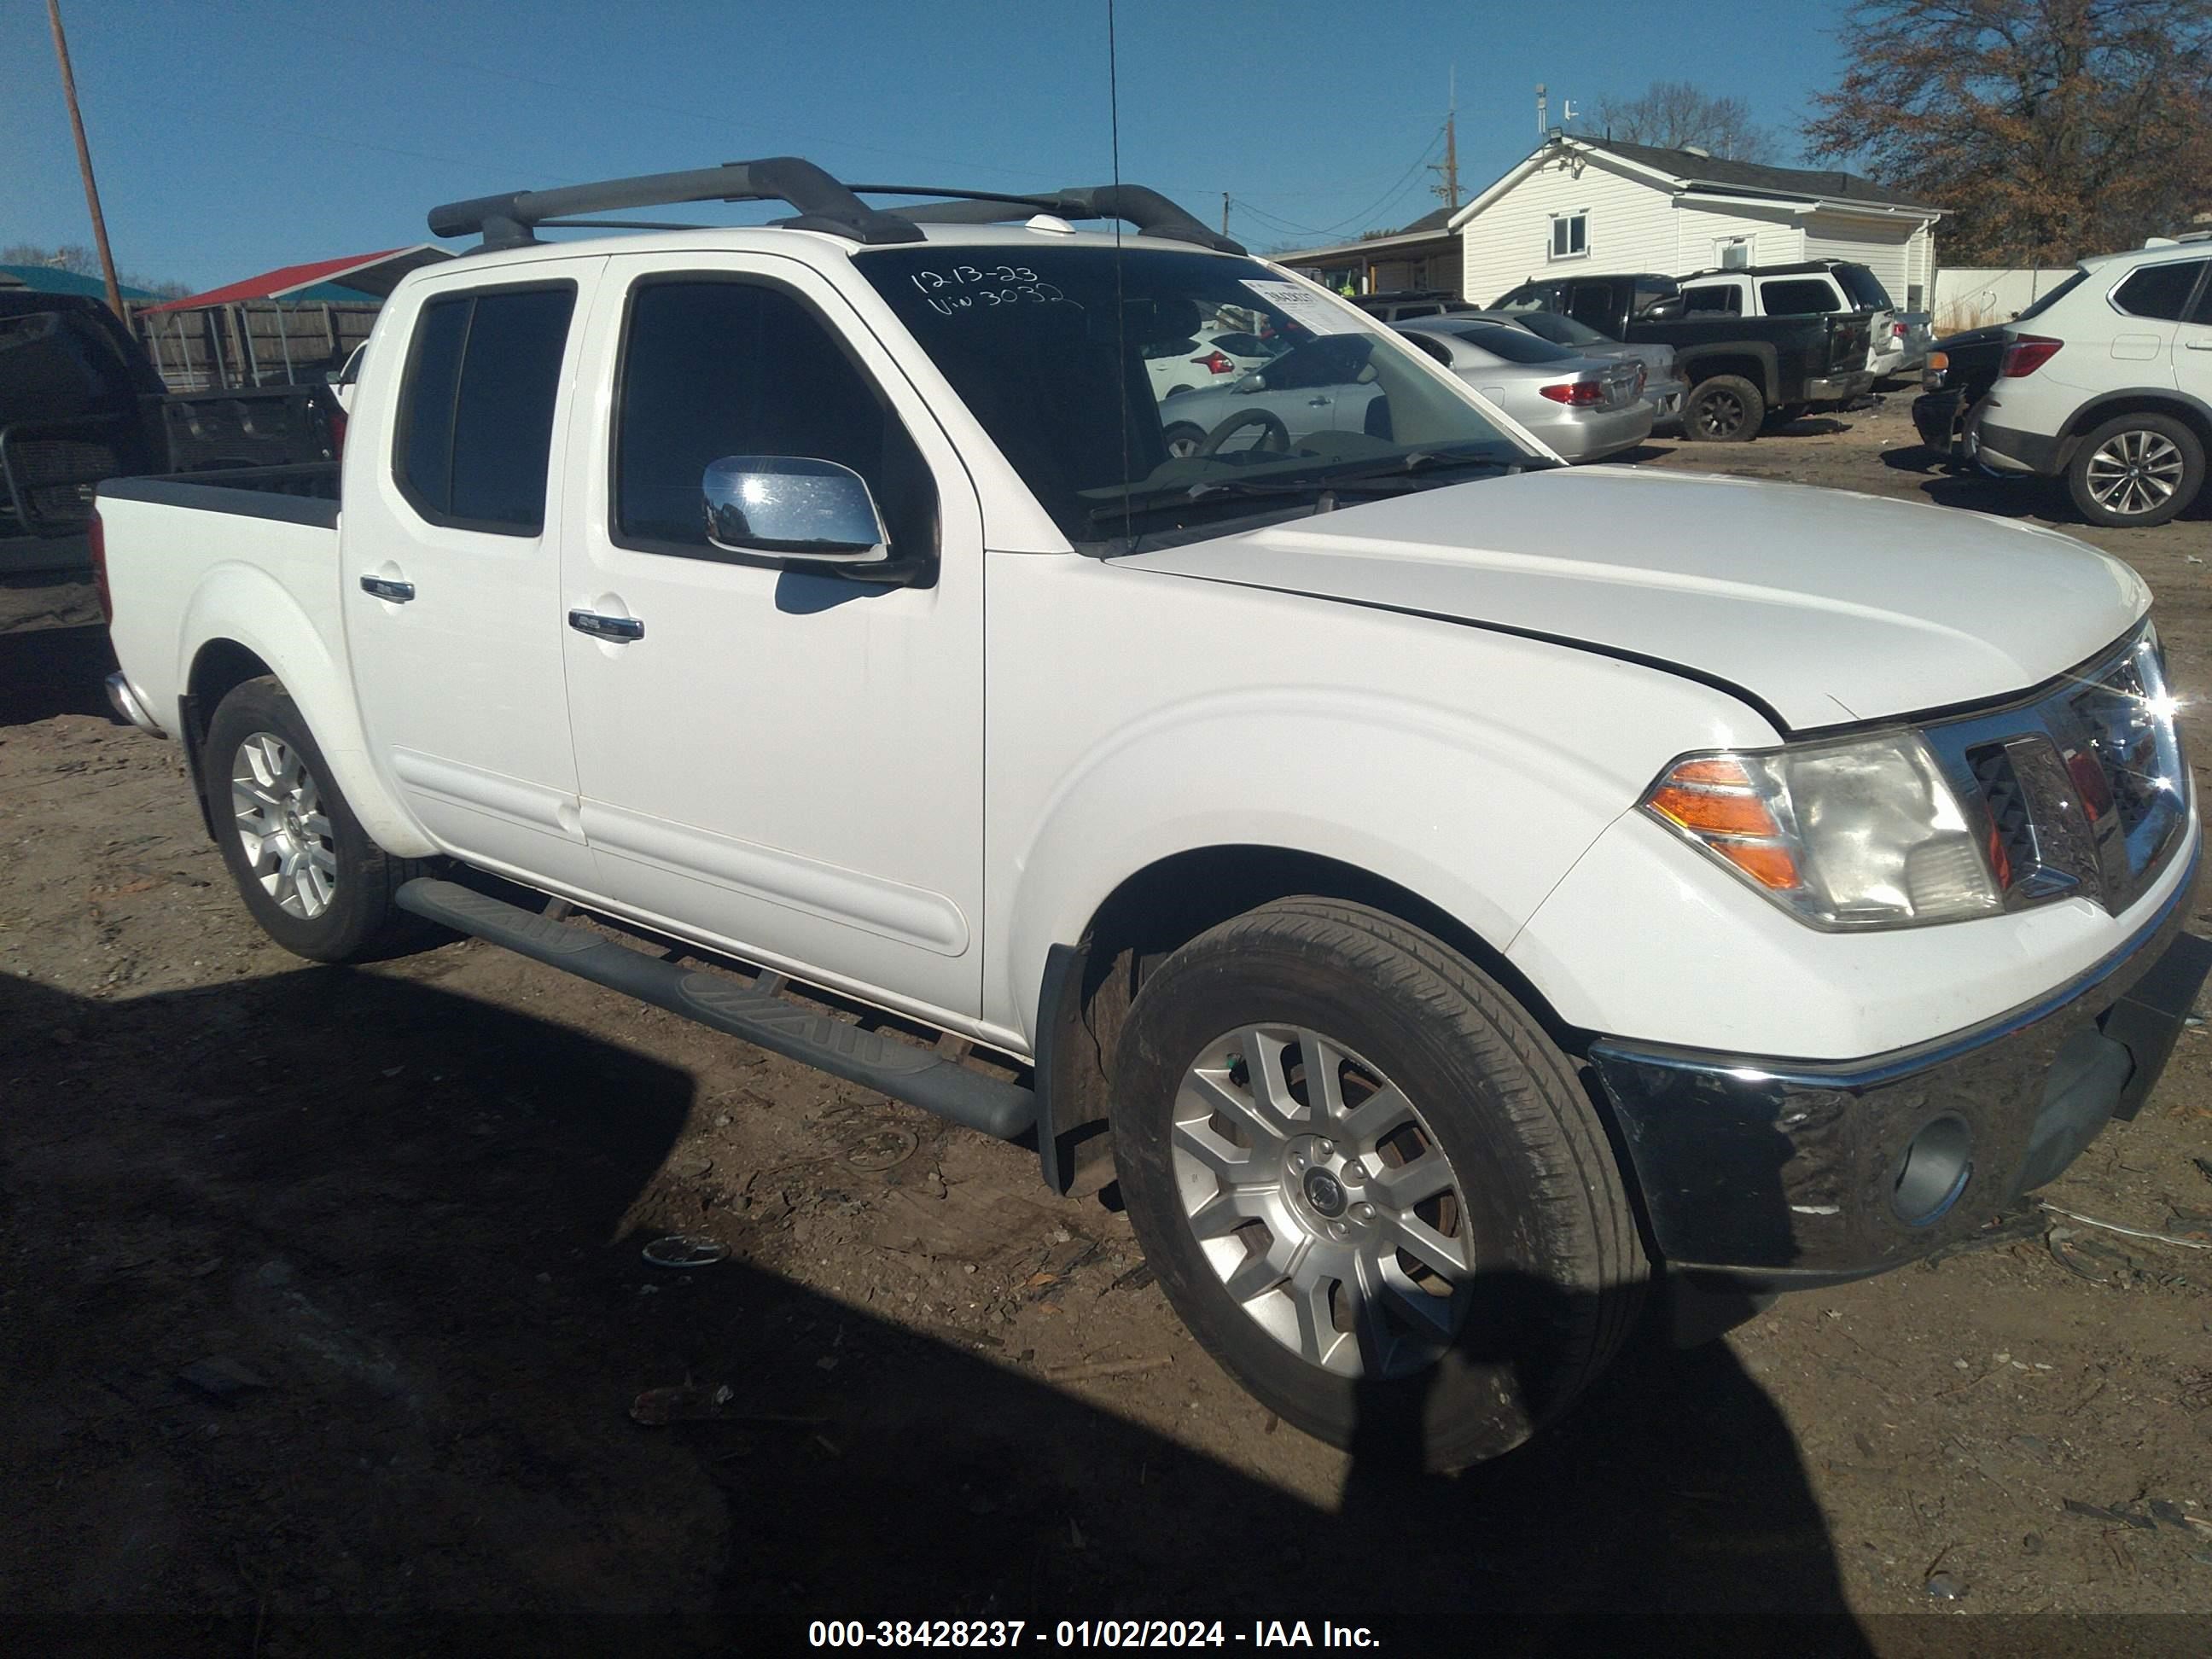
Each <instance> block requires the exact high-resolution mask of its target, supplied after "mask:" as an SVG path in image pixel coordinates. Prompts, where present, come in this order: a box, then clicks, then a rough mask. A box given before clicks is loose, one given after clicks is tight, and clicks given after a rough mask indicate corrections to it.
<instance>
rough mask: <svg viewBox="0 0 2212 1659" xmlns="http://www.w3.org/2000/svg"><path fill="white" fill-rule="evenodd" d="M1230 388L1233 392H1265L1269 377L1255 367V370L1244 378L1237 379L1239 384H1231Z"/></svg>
mask: <svg viewBox="0 0 2212 1659" xmlns="http://www.w3.org/2000/svg"><path fill="white" fill-rule="evenodd" d="M1229 389H1230V390H1231V392H1265V391H1266V390H1267V376H1266V375H1265V374H1261V372H1260V371H1259V370H1258V369H1256V368H1255V369H1254V370H1253V371H1252V372H1251V373H1250V374H1247V375H1246V376H1245V377H1244V378H1243V380H1239V381H1237V384H1236V385H1235V386H1231V387H1230V388H1229Z"/></svg>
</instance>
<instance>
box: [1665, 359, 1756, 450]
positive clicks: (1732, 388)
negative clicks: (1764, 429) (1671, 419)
mask: <svg viewBox="0 0 2212 1659" xmlns="http://www.w3.org/2000/svg"><path fill="white" fill-rule="evenodd" d="M1765 419H1766V399H1765V397H1764V396H1763V395H1761V393H1760V392H1759V388H1758V387H1757V386H1753V384H1752V383H1751V382H1750V381H1748V380H1745V379H1744V378H1743V376H1741V374H1716V375H1714V376H1713V377H1712V378H1711V380H1700V381H1699V382H1698V383H1697V385H1695V386H1692V387H1691V388H1690V395H1689V396H1688V397H1686V398H1684V399H1683V400H1682V435H1683V436H1684V437H1686V438H1692V439H1695V440H1696V441H1699V442H1700V443H1709V444H1741V443H1748V442H1750V441H1751V440H1753V438H1755V437H1757V436H1758V435H1759V424H1760V422H1763V421H1765Z"/></svg>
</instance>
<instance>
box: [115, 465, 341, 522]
mask: <svg viewBox="0 0 2212 1659" xmlns="http://www.w3.org/2000/svg"><path fill="white" fill-rule="evenodd" d="M100 501H101V503H102V505H103V506H105V505H106V503H107V502H110V501H146V502H150V503H153V504H155V505H156V506H161V507H190V508H191V509H192V510H194V511H195V512H200V513H233V514H235V515H238V516H240V517H244V518H249V519H275V520H280V521H282V522H283V523H285V524H300V525H313V526H320V527H321V528H323V529H325V530H335V529H336V528H337V522H338V464H337V462H336V461H310V462H307V463H305V464H304V465H298V466H242V467H234V468H225V469H223V470H222V471H207V472H164V473H158V474H155V476H154V477H145V478H109V479H106V480H104V481H103V482H102V483H101V484H100Z"/></svg>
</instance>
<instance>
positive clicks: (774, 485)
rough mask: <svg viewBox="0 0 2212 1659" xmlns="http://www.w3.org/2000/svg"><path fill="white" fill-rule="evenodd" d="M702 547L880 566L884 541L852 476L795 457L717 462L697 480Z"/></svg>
mask: <svg viewBox="0 0 2212 1659" xmlns="http://www.w3.org/2000/svg"><path fill="white" fill-rule="evenodd" d="M699 489H700V494H701V495H702V498H703V501H704V505H705V507H706V513H707V539H708V542H710V543H711V544H714V546H716V547H719V548H720V549H721V550H722V551H724V552H725V553H760V554H766V555H769V556H772V557H777V558H786V559H798V560H805V561H807V562H812V563H820V564H835V565H872V564H884V563H887V562H889V561H890V556H891V550H890V536H889V535H888V534H887V533H886V532H885V531H884V520H883V515H882V514H881V513H878V511H877V510H876V500H875V497H874V496H873V495H870V494H869V493H868V486H867V485H866V483H863V482H862V480H861V478H860V474H859V473H857V472H855V471H853V469H852V468H850V467H848V466H840V465H838V464H837V463H836V462H835V461H817V460H811V459H805V458H804V457H800V456H795V455H725V456H723V457H722V459H720V460H719V461H714V462H711V463H710V464H709V465H708V468H707V471H706V473H705V475H704V476H703V477H702V478H701V479H700V482H699Z"/></svg>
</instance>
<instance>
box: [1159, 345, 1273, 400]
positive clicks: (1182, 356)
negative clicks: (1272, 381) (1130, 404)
mask: <svg viewBox="0 0 2212 1659" xmlns="http://www.w3.org/2000/svg"><path fill="white" fill-rule="evenodd" d="M1139 350H1140V352H1141V355H1142V356H1143V357H1144V360H1145V372H1146V374H1149V375H1151V376H1152V396H1153V397H1154V398H1157V399H1158V400H1160V401H1162V402H1164V401H1165V400H1166V399H1168V398H1173V397H1176V396H1177V395H1179V394H1181V393H1182V392H1194V391H1197V390H1198V389H1200V387H1203V386H1225V385H1227V384H1228V383H1229V382H1230V381H1231V380H1234V379H1236V378H1237V376H1238V375H1242V374H1249V373H1251V371H1252V370H1254V369H1255V368H1262V367H1264V366H1265V365H1266V364H1267V362H1268V361H1269V359H1270V358H1271V357H1272V356H1273V355H1274V354H1273V353H1272V352H1270V351H1268V350H1267V349H1266V345H1265V343H1263V342H1262V341H1261V340H1260V339H1259V338H1258V337H1256V336H1253V335H1249V334H1237V333H1229V332H1225V331H1209V330H1206V329H1203V328H1201V329H1200V330H1199V331H1197V332H1196V333H1195V334H1193V335H1188V336H1177V337H1175V338H1172V339H1168V340H1154V341H1148V342H1146V343H1145V344H1144V345H1143V346H1142V347H1140V348H1139Z"/></svg>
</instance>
